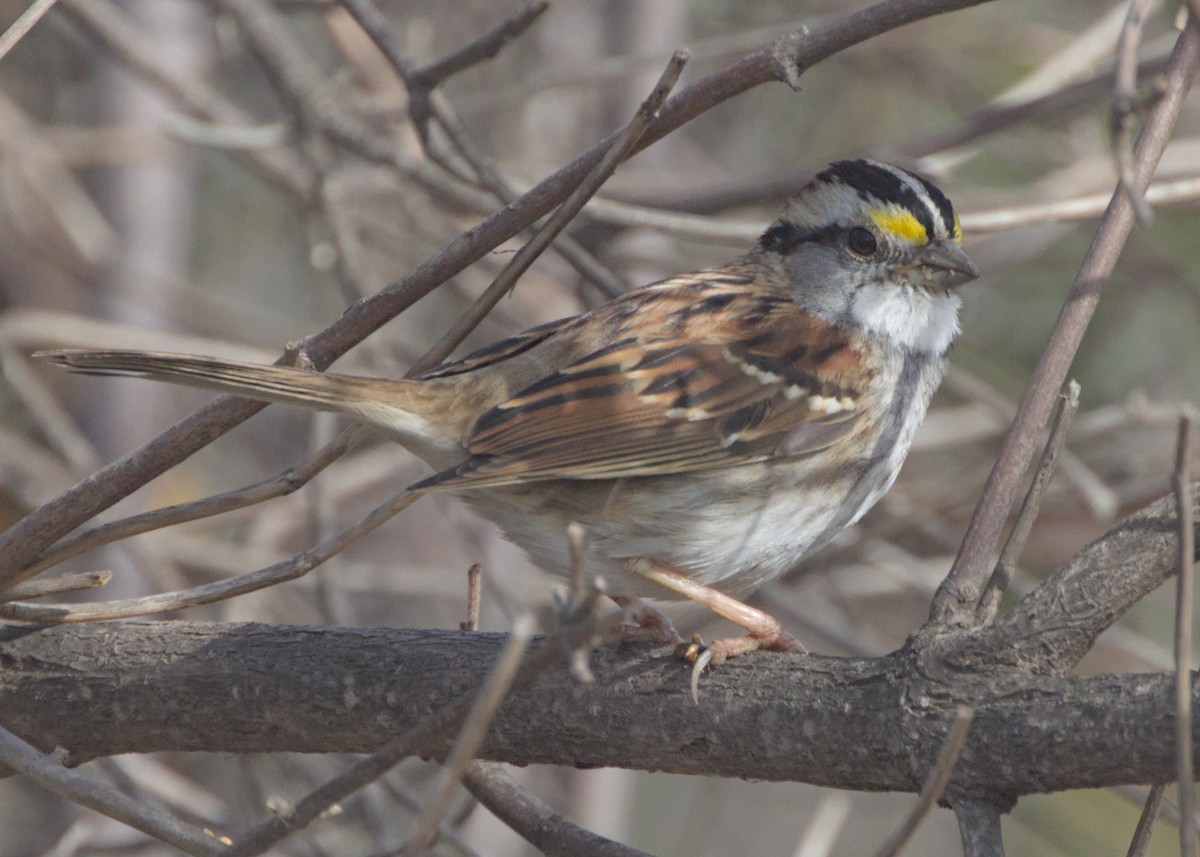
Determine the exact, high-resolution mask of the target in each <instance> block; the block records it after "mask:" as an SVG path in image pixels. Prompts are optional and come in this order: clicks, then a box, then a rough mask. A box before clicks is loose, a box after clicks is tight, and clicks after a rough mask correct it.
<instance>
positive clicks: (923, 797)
mask: <svg viewBox="0 0 1200 857" xmlns="http://www.w3.org/2000/svg"><path fill="white" fill-rule="evenodd" d="M974 716H975V715H974V712H972V711H971V709H969V708H959V709H958V711H957V712H955V715H954V722H953V723H951V724H950V730H949V731H948V732H947V733H946V740H945V741H944V742H943V743H942V749H941V751H940V752H939V753H938V757H937V761H936V762H935V763H934V766H933V769H932V770H930V772H929V775H928V776H927V777H926V779H925V785H923V786H922V787H921V794H920V796H919V797H918V798H917V802H916V804H915V805H914V806H913V808H912V810H911V811H910V812H909V814H908V817H907V818H906V819H904V823H903V824H901V825H900V829H899V830H897V831H896V832H895V833H893V834H892V835H891V837H890V838H889V839H888V840H887V842H885V843H883V845H881V846H880V847H879V850H878V851H876V852H875V857H896V855H897V854H899V853H900V851H901V849H902V848H904V846H905V845H906V844H907V843H908V841H909V840H910V839H911V838H912V835H913V834H914V833H916V832H917V828H918V827H920V826H921V822H922V821H924V820H925V816H926V815H928V814H929V810H931V809H933V807H934V806H935V805H936V804H937V802H938V800H939V799H940V798H941V796H942V793H943V792H944V791H945V790H946V784H947V783H949V782H950V775H951V774H952V773H954V763H955V762H957V761H958V757H959V754H961V753H962V751H963V747H965V746H966V744H967V730H968V729H969V728H970V727H971V720H972V718H973V717H974Z"/></svg>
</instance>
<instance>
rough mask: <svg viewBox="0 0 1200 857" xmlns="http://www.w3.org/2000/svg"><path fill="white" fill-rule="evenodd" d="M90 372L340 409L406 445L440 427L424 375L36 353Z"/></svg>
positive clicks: (159, 356) (157, 355)
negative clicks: (432, 418) (431, 413)
mask: <svg viewBox="0 0 1200 857" xmlns="http://www.w3.org/2000/svg"><path fill="white" fill-rule="evenodd" d="M34 356H35V357H40V358H43V359H46V360H49V361H51V362H52V363H56V364H58V365H59V366H65V367H66V368H67V369H69V370H71V371H73V372H82V373H85V374H89V375H124V376H133V377H140V378H152V379H154V380H157V381H170V382H173V383H176V384H186V385H188V386H192V387H201V388H204V389H209V390H218V391H221V392H225V393H233V394H235V395H239V396H246V397H248V398H251V399H259V400H262V401H268V402H286V403H289V404H293V405H301V406H304V407H309V408H317V409H320V410H326V411H341V412H343V413H346V414H349V415H351V416H353V417H355V418H356V419H358V420H360V421H362V422H364V423H366V424H368V425H370V426H372V427H374V428H376V429H378V430H380V431H382V432H383V433H384V434H387V435H389V436H391V437H393V439H395V440H398V441H399V442H401V443H403V444H405V445H406V446H407V445H410V442H411V441H413V440H416V441H417V442H419V443H428V442H429V441H430V440H431V439H432V438H433V437H435V436H436V434H437V432H436V431H435V429H434V427H432V426H431V425H430V424H429V420H428V418H427V416H426V414H425V411H427V410H428V409H429V405H430V402H429V397H428V396H427V395H425V396H423V395H421V394H420V393H418V388H419V387H420V386H421V382H419V381H392V380H387V379H384V378H365V377H361V376H355V375H335V374H326V373H322V372H313V371H309V370H306V369H296V368H293V367H289V366H266V365H261V364H257V363H242V362H238V361H234V360H220V359H217V358H215V357H198V356H193V355H190V354H167V353H162V352H156V351H107V350H91V349H79V350H76V349H70V350H62V351H42V352H39V353H37V354H35V355H34Z"/></svg>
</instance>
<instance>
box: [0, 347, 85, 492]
mask: <svg viewBox="0 0 1200 857" xmlns="http://www.w3.org/2000/svg"><path fill="white" fill-rule="evenodd" d="M0 368H2V369H3V371H4V379H5V380H6V381H8V384H9V386H10V387H11V388H12V391H13V392H14V393H15V394H16V395H17V396H18V397H19V398H20V399H21V401H22V402H23V403H24V404H25V407H26V408H27V409H28V411H29V414H30V416H32V417H33V419H34V420H35V421H36V422H37V424H38V426H39V427H40V428H41V430H42V432H43V434H45V436H46V440H47V441H49V443H50V445H51V446H53V447H54V448H55V449H56V450H58V452H59V454H60V455H62V456H63V458H65V459H66V460H67V462H68V463H69V464H70V465H71V467H72V469H74V470H75V471H76V472H77V473H88V472H90V471H92V470H94V469H95V468H96V467H98V466H99V464H100V457H99V456H98V455H97V454H96V448H95V447H94V446H92V444H91V443H90V442H89V441H88V439H87V437H86V436H85V435H84V433H83V432H81V431H80V430H79V427H78V426H77V425H76V424H75V421H74V420H73V419H72V418H71V415H70V414H69V413H68V412H67V410H66V409H65V408H64V407H63V406H62V404H61V403H60V402H59V400H58V399H57V398H56V397H55V396H54V395H52V394H51V393H50V391H49V390H48V389H47V387H46V385H45V384H44V383H43V382H42V380H41V379H40V378H38V377H37V376H36V375H35V374H34V373H33V372H32V371H30V367H29V362H28V359H27V358H26V357H25V356H24V355H23V354H20V353H18V351H17V349H16V348H14V347H12V346H11V345H0Z"/></svg>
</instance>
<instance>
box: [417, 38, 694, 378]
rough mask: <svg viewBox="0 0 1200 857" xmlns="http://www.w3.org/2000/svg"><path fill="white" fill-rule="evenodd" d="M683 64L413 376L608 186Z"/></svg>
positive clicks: (674, 60)
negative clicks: (603, 186) (600, 190)
mask: <svg viewBox="0 0 1200 857" xmlns="http://www.w3.org/2000/svg"><path fill="white" fill-rule="evenodd" d="M687 60H688V55H687V51H676V52H675V54H674V56H672V57H671V60H670V61H669V62H668V63H667V67H666V69H665V70H664V71H663V73H662V76H661V77H660V78H659V80H658V83H657V84H655V86H654V90H653V91H652V92H651V93H650V95H649V96H648V97H647V98H646V100H645V101H643V102H642V104H641V106H640V107H639V108H638V110H637V113H636V114H634V117H633V119H632V120H631V121H630V123H629V124H628V125H626V126H625V129H624V130H623V131H622V132H621V133H620V134H618V135H617V138H616V139H615V140H614V141H613V142H612V145H611V147H610V148H609V150H608V151H607V152H606V153H605V155H604V157H603V158H601V159H600V161H599V162H598V163H597V164H596V166H595V167H593V168H592V169H591V170H590V171H589V172H588V174H587V175H586V176H584V177H583V179H582V180H581V181H580V182H579V185H578V186H577V187H576V188H575V190H573V191H572V192H571V194H570V196H568V197H567V198H566V199H565V200H564V201H563V204H562V205H560V206H559V207H558V208H557V209H556V210H555V212H554V214H552V215H551V216H550V217H549V218H547V220H546V222H545V224H544V225H543V226H542V227H541V229H539V230H538V231H537V234H535V235H534V236H533V238H531V239H529V241H528V242H526V243H525V244H524V245H523V246H522V247H521V249H520V250H518V251H517V252H516V253H515V254H513V257H512V259H511V260H509V263H508V264H507V265H505V266H504V270H503V271H501V272H500V274H499V276H497V277H496V279H495V280H494V281H493V282H492V284H491V285H490V286H488V287H487V289H486V290H485V291H484V293H483V294H482V295H480V296H479V298H478V300H476V301H475V303H473V304H472V305H471V306H470V307H469V308H468V309H467V311H466V312H464V313H463V314H462V316H461V317H460V318H459V319H458V321H457V322H455V324H454V325H453V326H452V327H451V328H450V329H449V330H448V331H446V333H445V334H444V335H443V336H442V338H441V339H439V340H438V341H437V343H436V344H435V345H434V346H433V347H432V348H431V349H429V352H428V353H427V354H425V356H424V357H422V358H421V359H420V360H418V361H417V365H416V366H414V367H413V371H414V372H418V373H419V372H424V371H426V370H428V369H432V368H433V367H434V366H436V365H437V364H439V363H441V362H442V361H443V360H445V359H446V357H447V356H448V355H449V354H450V352H451V351H453V350H454V349H455V347H457V345H458V344H459V343H460V342H462V341H463V339H465V338H466V336H467V334H469V333H470V332H471V331H472V330H474V329H475V326H476V325H478V324H479V322H480V321H482V320H483V318H484V316H486V315H487V314H488V313H489V312H491V311H492V307H494V306H495V305H496V304H497V303H499V302H500V298H502V297H504V295H506V294H508V292H509V290H510V289H511V288H512V287H513V286H515V285H516V283H517V279H518V278H519V277H520V276H521V275H522V274H523V273H525V271H526V270H527V269H528V268H529V266H530V265H532V264H533V262H534V260H535V259H537V257H538V256H540V255H541V253H542V251H543V250H545V249H546V247H548V246H549V245H550V242H551V241H553V240H554V236H555V235H557V234H558V233H559V232H561V231H562V230H563V229H564V228H565V227H566V225H567V224H568V223H570V222H571V220H572V219H574V217H575V215H576V214H578V213H579V210H580V209H581V208H583V206H584V205H585V204H586V203H587V201H588V200H589V199H591V197H592V196H593V195H594V194H595V193H596V191H598V190H599V189H600V187H601V185H603V184H604V183H605V182H606V181H608V177H609V176H611V175H612V174H613V172H614V171H615V170H616V168H617V166H618V165H619V164H620V163H621V162H622V161H623V160H625V158H626V157H628V155H629V153H630V152H631V151H633V148H634V147H635V146H636V145H637V143H638V141H639V140H640V139H641V137H642V135H643V134H644V133H645V132H646V129H647V128H648V127H649V126H650V123H651V122H653V121H654V119H655V117H656V116H657V115H658V111H659V109H660V108H661V107H662V105H663V104H664V103H665V102H666V100H667V96H668V95H670V94H671V90H672V89H674V88H675V83H676V82H677V81H678V80H679V75H680V73H681V72H682V71H683V67H684V65H686V64H687Z"/></svg>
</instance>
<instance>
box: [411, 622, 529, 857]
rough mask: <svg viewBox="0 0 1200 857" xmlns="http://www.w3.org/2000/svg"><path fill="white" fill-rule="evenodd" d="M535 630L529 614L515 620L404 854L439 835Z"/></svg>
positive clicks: (419, 851) (414, 855)
mask: <svg viewBox="0 0 1200 857" xmlns="http://www.w3.org/2000/svg"><path fill="white" fill-rule="evenodd" d="M532 633H533V620H532V619H531V618H530V617H529V616H519V617H517V621H516V622H514V623H513V626H512V632H511V633H510V634H509V638H508V642H507V643H506V644H505V646H504V650H503V651H502V652H501V653H500V658H499V660H498V661H497V662H496V666H495V667H493V669H492V672H491V674H490V675H489V676H488V678H487V681H486V682H484V685H483V687H482V688H480V690H479V693H478V694H477V695H476V698H475V704H474V705H473V706H471V710H470V712H468V714H467V717H466V720H465V721H464V722H463V727H462V731H461V732H460V733H459V736H458V741H457V742H456V743H455V745H454V749H453V750H451V751H450V756H449V757H448V758H447V759H446V761H445V763H444V765H443V767H442V773H441V776H439V777H438V783H437V787H436V789H435V793H434V797H433V798H432V799H431V800H429V801H428V802H427V803H426V804H425V808H424V809H423V810H422V811H421V815H420V817H419V818H418V819H417V829H416V831H415V832H414V833H413V835H412V837H411V838H410V839H409V841H408V843H407V844H406V845H405V847H404V849H403V850H402V852H401V853H402V854H403V855H404V857H418V856H419V855H422V854H425V853H426V852H427V851H428V850H429V848H430V846H431V845H433V843H434V840H435V838H436V836H437V828H438V825H439V824H440V823H441V821H442V819H443V818H444V817H445V815H446V813H447V811H449V809H450V801H451V799H452V798H453V797H454V792H455V790H456V789H457V788H458V785H459V783H461V782H462V778H463V775H464V774H465V773H466V770H467V768H468V766H469V765H470V764H471V761H472V759H474V758H475V755H476V753H478V752H479V747H480V745H481V744H482V743H483V739H484V737H485V736H486V735H487V730H488V727H489V726H490V725H491V723H492V718H493V717H495V716H496V709H498V708H499V707H500V703H501V702H503V701H504V697H505V695H506V694H507V693H508V689H509V688H510V687H511V686H512V682H513V679H514V678H516V675H517V667H519V666H520V664H521V659H522V658H523V657H525V651H526V649H528V648H529V638H530V636H531V635H532Z"/></svg>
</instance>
